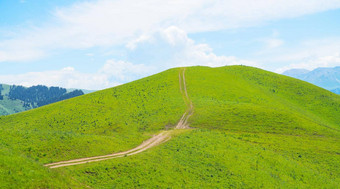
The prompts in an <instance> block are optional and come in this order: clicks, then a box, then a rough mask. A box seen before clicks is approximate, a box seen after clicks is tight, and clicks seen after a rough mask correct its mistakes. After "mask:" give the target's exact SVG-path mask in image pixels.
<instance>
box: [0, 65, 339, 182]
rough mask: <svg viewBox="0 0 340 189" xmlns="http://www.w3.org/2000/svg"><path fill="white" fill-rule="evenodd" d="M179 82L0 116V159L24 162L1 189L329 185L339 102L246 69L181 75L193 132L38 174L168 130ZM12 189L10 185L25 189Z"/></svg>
mask: <svg viewBox="0 0 340 189" xmlns="http://www.w3.org/2000/svg"><path fill="white" fill-rule="evenodd" d="M178 73H179V69H171V70H168V71H165V72H162V73H160V74H156V75H154V76H150V77H148V78H144V79H142V80H138V81H135V82H132V83H129V84H126V85H122V86H119V87H115V88H111V89H107V90H104V91H98V92H95V93H91V94H88V95H84V96H81V97H77V98H74V99H71V100H67V101H63V102H59V103H55V104H51V105H48V106H45V107H42V108H38V109H35V110H30V111H27V112H24V113H20V114H16V115H11V116H5V117H0V135H1V136H0V142H1V144H2V146H4V147H5V149H8V150H5V151H3V153H2V154H4V155H3V156H0V158H3V159H4V158H7V157H13V158H11V159H13V161H16V162H21V161H23V162H26V163H23V164H22V165H19V166H18V165H17V164H16V166H15V163H12V164H7V163H4V165H1V164H0V165H1V167H0V170H5V171H1V172H0V173H1V174H0V177H2V178H5V182H4V183H5V184H6V183H7V184H8V183H12V182H15V181H17V180H21V181H22V180H25V179H26V180H31V179H32V178H34V177H35V176H36V175H39V174H40V175H41V174H42V175H46V177H44V176H42V177H41V180H40V181H37V182H35V183H39V182H42V183H43V184H42V185H41V186H43V187H45V186H49V187H53V186H56V184H55V183H58V182H64V181H63V180H59V178H67V179H65V182H64V183H63V184H65V185H67V184H73V185H74V187H85V185H87V186H90V187H94V188H112V187H114V188H155V187H162V188H164V187H172V188H182V187H188V188H198V187H203V186H204V187H214V188H225V187H236V188H263V187H266V188H320V187H322V188H335V187H337V186H338V183H340V171H339V170H340V154H339V152H340V124H339V123H340V97H339V96H338V95H335V94H334V93H331V92H328V91H326V90H323V89H321V88H318V87H316V86H313V85H311V84H308V83H306V82H302V81H299V80H296V79H292V78H290V77H286V76H281V75H278V74H274V73H270V72H267V71H263V70H260V69H256V68H251V67H245V66H228V67H221V68H208V67H190V68H187V69H186V73H185V74H186V82H187V89H188V94H189V96H190V98H191V100H192V102H193V104H194V114H193V116H192V117H191V118H190V120H189V121H190V123H191V127H194V128H195V129H192V130H178V131H176V132H175V134H174V135H173V137H172V139H171V140H170V141H169V142H167V143H165V144H162V145H160V146H157V147H154V148H152V149H149V150H148V151H146V152H143V153H141V154H138V155H135V156H128V157H122V158H120V159H112V160H107V161H103V162H96V163H91V164H83V165H77V166H70V167H63V168H58V169H53V170H48V169H47V168H44V167H42V164H44V163H48V162H54V161H59V160H68V159H72V158H79V157H88V156H94V155H104V154H109V153H112V152H118V151H123V150H127V149H130V148H132V147H135V146H137V145H138V144H140V143H141V142H142V141H143V140H145V139H147V138H150V136H151V135H152V134H155V133H157V132H158V131H160V130H165V129H171V128H172V127H173V126H174V125H175V124H176V122H177V121H178V120H179V119H180V117H181V115H182V114H183V113H184V111H185V103H184V100H183V98H182V95H181V93H180V90H179V82H178ZM11 154H12V155H11ZM19 154H20V155H19ZM6 161H8V160H5V161H3V162H6ZM27 162H32V164H30V163H27ZM5 165H6V166H7V167H6V166H5ZM30 166H32V167H35V170H36V172H35V173H34V174H32V175H24V176H23V175H20V174H19V173H18V172H11V174H9V173H8V172H7V170H11V169H17V168H18V167H19V168H20V169H22V170H28V169H30ZM25 172H26V171H25ZM45 173H46V174H45ZM50 174H52V175H55V183H54V182H53V181H54V179H53V180H51V179H50V178H51V176H50ZM69 178H72V179H69ZM20 183H21V184H20ZM20 183H19V184H18V185H17V186H29V185H30V184H26V185H25V183H24V182H20ZM81 184H82V185H81ZM14 186H15V185H14ZM36 186H40V185H39V184H37V185H36ZM61 186H62V185H61ZM61 188H62V187H61Z"/></svg>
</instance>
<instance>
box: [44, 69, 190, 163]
mask: <svg viewBox="0 0 340 189" xmlns="http://www.w3.org/2000/svg"><path fill="white" fill-rule="evenodd" d="M178 76H179V89H180V92H181V94H182V96H183V100H184V102H185V104H186V106H187V110H186V111H185V112H184V114H183V116H182V117H181V119H180V120H179V122H178V123H177V125H176V127H175V128H174V129H189V128H190V127H189V124H188V119H189V118H190V116H192V115H193V112H194V111H193V109H194V107H193V104H192V102H191V100H190V98H189V95H188V92H187V87H186V81H185V68H182V69H180V70H179V74H178ZM173 131H174V130H169V131H162V132H160V133H159V134H158V135H154V136H153V137H151V138H150V139H148V140H146V141H143V142H142V144H140V145H139V146H137V147H135V148H133V149H130V150H127V151H123V152H117V153H113V154H108V155H101V156H93V157H85V158H78V159H73V160H67V161H60V162H54V163H49V164H45V165H44V166H45V167H48V168H51V169H53V168H58V167H66V166H72V165H79V164H85V163H91V162H98V161H104V160H109V159H114V158H119V157H126V156H131V155H135V154H138V153H141V152H143V151H145V150H147V149H149V148H152V147H155V146H158V145H160V144H162V143H164V142H167V141H168V140H170V139H171V133H172V132H173Z"/></svg>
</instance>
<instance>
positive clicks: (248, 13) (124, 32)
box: [0, 0, 340, 62]
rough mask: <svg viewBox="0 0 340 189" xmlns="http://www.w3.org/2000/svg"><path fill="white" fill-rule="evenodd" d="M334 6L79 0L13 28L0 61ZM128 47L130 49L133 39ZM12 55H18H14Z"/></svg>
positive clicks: (306, 1) (243, 0)
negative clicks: (42, 21)
mask: <svg viewBox="0 0 340 189" xmlns="http://www.w3.org/2000/svg"><path fill="white" fill-rule="evenodd" d="M339 7H340V1H338V0H324V1H320V0H276V1H268V0H257V1H252V0H225V1H220V0H186V1H182V0H173V1H162V0H147V1H137V0H115V1H109V0H98V1H94V2H81V3H75V4H74V5H72V6H70V7H64V8H59V9H57V10H56V11H55V14H54V15H55V18H54V19H53V20H50V22H49V23H46V25H44V26H40V27H36V28H29V29H26V30H24V31H17V32H16V35H15V36H12V37H11V38H8V39H7V40H3V41H0V52H1V53H2V55H1V59H0V61H2V62H4V61H20V60H30V59H32V58H34V59H36V58H39V57H41V56H46V55H48V54H50V51H52V50H55V49H65V48H66V49H69V48H74V49H83V48H90V47H96V46H112V45H118V44H119V45H122V44H123V45H126V43H127V42H129V41H131V39H134V38H136V36H140V35H141V34H150V33H153V32H155V31H157V30H159V29H162V28H167V27H169V26H171V25H175V26H177V27H179V28H182V29H183V30H184V31H185V32H187V33H193V32H202V31H211V30H222V29H229V28H237V27H247V26H252V25H256V24H261V23H263V22H266V21H271V20H277V19H282V18H292V17H297V16H301V15H305V14H311V13H315V12H320V11H325V10H329V9H335V8H339ZM270 44H271V45H272V46H277V45H278V44H279V43H278V41H272V42H271V43H270ZM131 45H132V46H131ZM128 46H129V45H128ZM130 47H131V48H133V43H131V44H130ZM37 52H39V53H37ZM13 54H16V56H17V58H13V56H12V55H13Z"/></svg>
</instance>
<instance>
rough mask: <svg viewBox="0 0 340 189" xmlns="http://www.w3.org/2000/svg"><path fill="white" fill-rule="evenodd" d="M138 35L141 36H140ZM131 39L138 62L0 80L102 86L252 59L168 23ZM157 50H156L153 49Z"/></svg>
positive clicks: (54, 84) (249, 63)
mask: <svg viewBox="0 0 340 189" xmlns="http://www.w3.org/2000/svg"><path fill="white" fill-rule="evenodd" d="M140 39H142V40H140ZM132 41H133V48H130V52H129V54H130V55H131V56H132V57H134V56H135V55H138V56H139V57H138V61H139V62H143V61H144V62H147V63H148V64H147V65H146V64H143V63H138V64H133V63H131V62H127V61H121V60H120V61H117V60H113V59H110V60H107V61H106V62H105V64H104V65H103V66H102V67H101V68H100V69H98V70H97V71H96V72H95V73H81V72H79V71H77V70H75V69H74V68H73V67H66V68H63V69H61V70H52V71H43V72H30V73H25V74H19V75H2V76H0V81H1V82H0V83H8V84H19V85H24V86H31V85H38V84H43V85H47V86H62V87H66V88H84V89H103V88H108V87H113V86H115V85H117V84H120V83H126V82H128V81H132V80H135V79H138V78H141V77H144V76H147V75H150V74H153V73H156V72H159V71H163V70H165V69H168V68H171V67H179V66H194V65H202V66H210V67H219V66H225V65H235V64H237V65H239V64H242V65H251V66H255V65H256V63H255V62H252V61H248V60H242V59H238V58H236V57H234V56H218V55H216V54H214V53H213V50H212V48H210V47H209V45H207V44H196V43H195V41H194V40H192V39H190V38H189V37H188V36H187V34H186V32H184V31H183V30H181V29H179V28H177V27H175V26H171V27H169V28H166V29H164V30H160V31H158V32H155V33H154V34H153V35H149V36H143V37H138V38H137V39H136V40H132ZM157 50H159V52H161V53H158V52H155V51H157Z"/></svg>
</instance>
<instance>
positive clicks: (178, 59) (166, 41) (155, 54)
mask: <svg viewBox="0 0 340 189" xmlns="http://www.w3.org/2000/svg"><path fill="white" fill-rule="evenodd" d="M144 38H145V40H141V41H139V42H135V43H134V48H133V49H132V52H130V54H131V56H134V54H137V55H139V57H138V60H139V61H143V60H146V61H147V62H148V63H149V64H152V65H157V67H164V68H169V67H180V66H195V65H201V66H210V67H220V66H226V65H240V64H242V65H250V66H256V65H257V63H256V62H253V61H248V60H242V59H238V58H236V57H234V56H218V55H216V54H214V52H213V49H212V48H211V47H210V46H209V45H207V44H196V43H195V41H194V40H192V39H190V38H189V37H188V36H187V33H186V32H185V31H184V30H181V29H179V28H178V27H175V26H170V27H169V28H166V29H164V30H160V31H158V32H156V33H154V34H153V35H152V36H151V35H150V36H147V37H144ZM138 39H139V38H138ZM136 41H137V40H136ZM148 51H149V52H151V54H149V53H146V54H144V53H145V52H148ZM151 56H152V60H151V58H150V57H151Z"/></svg>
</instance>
